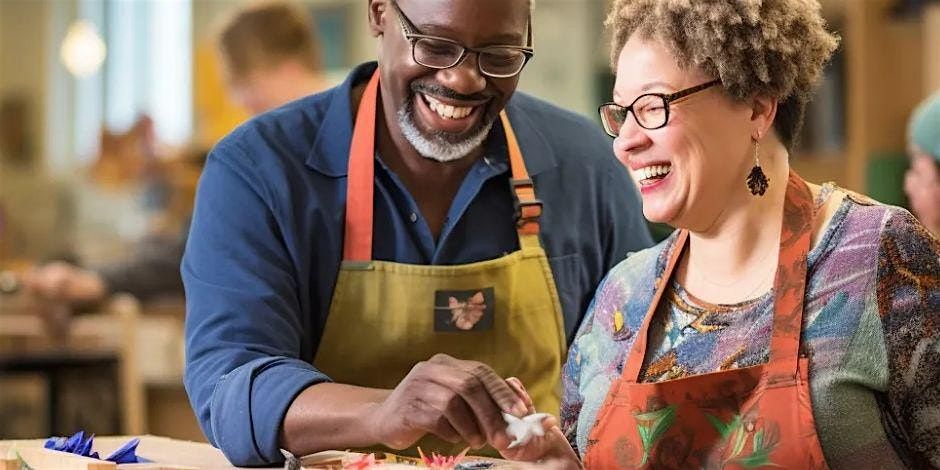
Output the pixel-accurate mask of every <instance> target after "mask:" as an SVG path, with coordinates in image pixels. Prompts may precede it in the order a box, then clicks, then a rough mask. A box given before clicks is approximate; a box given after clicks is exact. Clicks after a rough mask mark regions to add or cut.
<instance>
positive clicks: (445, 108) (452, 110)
mask: <svg viewBox="0 0 940 470" xmlns="http://www.w3.org/2000/svg"><path fill="white" fill-rule="evenodd" d="M424 99H425V100H427V102H428V107H429V108H431V110H432V111H434V112H435V113H437V114H438V115H440V116H441V117H444V118H448V119H463V118H465V117H467V116H468V115H469V114H470V113H471V112H472V111H473V108H472V107H470V108H464V107H460V106H451V105H449V104H444V103H441V102H440V101H438V100H436V99H434V98H432V97H430V96H428V95H424Z"/></svg>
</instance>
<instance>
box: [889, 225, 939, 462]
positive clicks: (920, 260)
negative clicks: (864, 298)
mask: <svg viewBox="0 0 940 470" xmlns="http://www.w3.org/2000/svg"><path fill="white" fill-rule="evenodd" d="M880 245H881V246H880V249H879V254H878V281H877V301H878V310H879V313H880V315H881V319H882V326H883V328H884V335H885V343H886V349H887V353H888V396H887V404H886V405H887V406H886V407H887V409H886V410H884V411H885V413H884V414H885V424H886V426H887V429H888V431H889V435H890V436H891V437H892V440H894V442H895V446H896V447H898V451H899V454H900V455H901V456H902V458H904V459H905V460H906V462H905V463H906V464H907V465H908V466H910V467H911V468H940V241H938V240H937V239H936V238H934V237H932V236H931V235H930V233H928V232H927V229H926V228H924V226H923V225H921V224H920V223H919V222H917V220H915V219H914V217H913V216H912V215H911V214H910V213H909V212H907V211H900V210H899V211H895V212H894V213H893V214H892V215H891V216H890V218H888V220H887V222H886V224H885V227H884V230H883V232H882V235H881V243H880Z"/></svg>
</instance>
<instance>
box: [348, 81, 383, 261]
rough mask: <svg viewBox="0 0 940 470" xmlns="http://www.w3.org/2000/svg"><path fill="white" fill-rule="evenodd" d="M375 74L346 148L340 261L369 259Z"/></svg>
mask: <svg viewBox="0 0 940 470" xmlns="http://www.w3.org/2000/svg"><path fill="white" fill-rule="evenodd" d="M378 90H379V71H378V70H376V71H375V73H374V74H372V79H370V80H369V84H368V85H366V89H365V92H364V93H363V94H362V100H361V101H360V102H359V111H358V112H357V113H356V123H355V126H354V127H353V136H352V144H351V145H350V147H349V172H348V176H347V178H346V233H345V235H344V238H343V260H345V261H371V260H372V210H373V193H374V186H373V185H374V184H375V181H374V180H375V161H374V160H375V111H376V107H377V104H378V94H379V92H378Z"/></svg>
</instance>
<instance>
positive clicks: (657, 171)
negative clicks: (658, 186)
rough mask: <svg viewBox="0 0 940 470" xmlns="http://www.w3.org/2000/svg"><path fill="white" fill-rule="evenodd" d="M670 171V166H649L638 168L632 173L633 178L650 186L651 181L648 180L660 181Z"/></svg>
mask: <svg viewBox="0 0 940 470" xmlns="http://www.w3.org/2000/svg"><path fill="white" fill-rule="evenodd" d="M671 170H672V165H668V164H667V165H651V166H646V167H643V168H640V169H638V170H635V171H634V172H633V176H634V178H636V180H637V181H638V182H640V183H644V182H645V183H647V184H650V183H652V182H653V181H650V180H654V181H655V180H660V179H663V178H665V177H666V175H668V174H669V172H670V171H671Z"/></svg>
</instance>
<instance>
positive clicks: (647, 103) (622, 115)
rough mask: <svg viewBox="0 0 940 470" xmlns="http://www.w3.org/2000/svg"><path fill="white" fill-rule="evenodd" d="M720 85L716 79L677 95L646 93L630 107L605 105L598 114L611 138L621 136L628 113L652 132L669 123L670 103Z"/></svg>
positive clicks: (612, 103)
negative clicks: (621, 129)
mask: <svg viewBox="0 0 940 470" xmlns="http://www.w3.org/2000/svg"><path fill="white" fill-rule="evenodd" d="M719 83H721V80H717V79H716V80H712V81H710V82H708V83H703V84H701V85H696V86H694V87H691V88H686V89H684V90H680V91H677V92H675V93H668V94H667V93H646V94H644V95H640V96H638V97H637V98H636V99H635V100H633V103H630V106H620V105H619V104H617V103H614V102H610V103H604V104H602V105H600V107H598V108H597V112H598V113H600V115H601V123H603V124H604V131H606V132H607V135H609V136H611V137H617V136H618V135H620V128H621V127H623V123H624V122H625V121H626V120H627V114H628V113H633V118H634V119H636V123H637V124H639V125H640V127H642V128H644V129H650V130H653V129H659V128H661V127H665V125H666V123H668V122H669V104H670V103H672V102H674V101H676V100H678V99H680V98H685V97H687V96H689V95H691V94H693V93H698V92H700V91H702V90H705V89H707V88H710V87H712V86H715V85H717V84H719Z"/></svg>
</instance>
